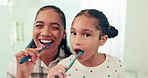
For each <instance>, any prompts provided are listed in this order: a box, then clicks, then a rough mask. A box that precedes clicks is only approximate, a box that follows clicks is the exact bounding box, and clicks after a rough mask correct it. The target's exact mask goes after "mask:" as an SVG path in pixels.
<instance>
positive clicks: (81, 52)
mask: <svg viewBox="0 0 148 78" xmlns="http://www.w3.org/2000/svg"><path fill="white" fill-rule="evenodd" d="M83 53H84V52H83V51H82V50H81V51H79V52H78V55H77V56H76V57H75V58H74V59H73V60H72V62H71V63H70V64H69V68H66V72H67V71H68V70H69V69H70V68H71V67H72V65H73V64H74V62H75V61H76V59H77V58H78V57H79V56H80V55H82V54H83Z"/></svg>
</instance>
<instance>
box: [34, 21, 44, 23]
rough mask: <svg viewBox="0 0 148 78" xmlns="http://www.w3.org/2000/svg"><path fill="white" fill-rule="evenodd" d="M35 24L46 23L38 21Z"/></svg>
mask: <svg viewBox="0 0 148 78" xmlns="http://www.w3.org/2000/svg"><path fill="white" fill-rule="evenodd" d="M35 23H44V22H43V21H36V22H35Z"/></svg>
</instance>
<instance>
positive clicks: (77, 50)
mask: <svg viewBox="0 0 148 78" xmlns="http://www.w3.org/2000/svg"><path fill="white" fill-rule="evenodd" d="M80 51H83V50H82V49H74V53H75V54H76V55H78V53H79V52H80ZM83 52H84V51H83ZM82 55H83V54H82Z"/></svg>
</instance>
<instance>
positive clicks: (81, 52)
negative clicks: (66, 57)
mask: <svg viewBox="0 0 148 78" xmlns="http://www.w3.org/2000/svg"><path fill="white" fill-rule="evenodd" d="M83 53H84V52H83V51H82V50H81V51H79V52H78V55H77V56H76V57H75V58H74V59H73V60H72V62H71V63H70V64H69V68H66V69H65V70H66V72H67V71H68V70H69V69H70V68H71V67H72V65H73V64H74V62H75V61H76V59H77V58H78V57H79V56H80V55H82V54H83ZM55 78H59V77H58V76H56V77H55Z"/></svg>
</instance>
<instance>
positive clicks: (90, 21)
mask: <svg viewBox="0 0 148 78" xmlns="http://www.w3.org/2000/svg"><path fill="white" fill-rule="evenodd" d="M72 26H73V27H74V28H75V27H79V28H83V27H84V28H91V29H96V26H97V21H96V19H94V18H91V17H88V16H85V15H81V16H78V17H76V18H75V19H74V21H73V24H72Z"/></svg>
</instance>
